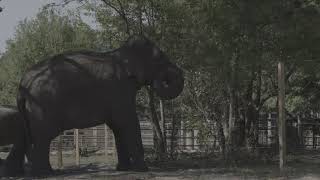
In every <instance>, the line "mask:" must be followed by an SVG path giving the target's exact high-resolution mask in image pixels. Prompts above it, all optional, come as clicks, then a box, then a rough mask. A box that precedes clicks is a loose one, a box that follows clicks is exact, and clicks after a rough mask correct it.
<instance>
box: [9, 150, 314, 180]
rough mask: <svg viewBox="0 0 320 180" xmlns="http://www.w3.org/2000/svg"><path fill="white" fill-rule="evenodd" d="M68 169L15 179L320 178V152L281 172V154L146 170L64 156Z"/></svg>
mask: <svg viewBox="0 0 320 180" xmlns="http://www.w3.org/2000/svg"><path fill="white" fill-rule="evenodd" d="M56 160H57V157H56V156H55V155H52V156H51V164H52V165H53V167H54V168H55V169H56V168H57V167H56V164H57V161H56ZM63 160H64V168H63V169H61V170H56V174H55V175H52V176H50V177H46V178H12V179H48V180H60V179H61V180H64V179H66V180H67V179H68V180H81V179H97V180H102V179H108V180H109V179H110V180H146V179H151V180H160V179H164V180H180V179H186V180H189V179H190V180H191V179H199V180H211V179H222V180H224V179H226V180H227V179H230V180H238V179H275V180H280V179H294V180H295V179H306V180H315V179H320V152H318V151H317V152H316V151H306V152H300V153H296V154H294V155H293V154H291V155H289V156H288V163H287V168H286V170H285V171H284V172H280V171H279V168H278V164H277V157H273V158H266V157H264V156H261V158H260V159H259V158H258V159H257V158H254V159H251V158H247V157H244V158H242V160H239V161H236V162H232V163H230V162H228V163H227V162H226V161H224V160H221V159H219V158H218V157H214V156H212V157H210V158H208V157H206V158H201V157H197V158H193V157H188V158H183V159H180V160H176V161H166V162H148V164H149V167H150V171H149V172H144V173H137V172H118V171H115V170H114V168H115V163H116V161H115V159H114V157H112V156H111V157H108V160H109V161H108V162H107V163H106V157H105V156H104V155H96V156H90V157H82V158H81V161H80V163H81V165H80V167H77V166H75V165H74V162H75V161H74V157H73V156H72V155H64V159H63Z"/></svg>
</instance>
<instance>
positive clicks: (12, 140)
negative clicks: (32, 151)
mask: <svg viewBox="0 0 320 180" xmlns="http://www.w3.org/2000/svg"><path fill="white" fill-rule="evenodd" d="M24 127H25V125H24V121H23V119H22V116H21V114H20V112H19V111H18V109H17V107H15V106H10V105H0V146H7V145H13V144H17V143H20V142H22V141H24V139H23V138H25V134H24V132H25V131H24ZM13 148H15V147H13ZM27 157H28V159H30V157H29V153H27ZM12 158H14V159H15V158H17V157H15V155H14V154H11V153H10V154H9V156H8V157H7V159H12ZM5 163H6V162H5ZM0 164H1V165H3V164H4V163H3V160H2V159H0ZM21 166H22V164H20V169H21V168H22V167H21ZM22 172H23V171H22V169H21V171H19V172H15V173H16V174H17V173H19V174H21V173H22Z"/></svg>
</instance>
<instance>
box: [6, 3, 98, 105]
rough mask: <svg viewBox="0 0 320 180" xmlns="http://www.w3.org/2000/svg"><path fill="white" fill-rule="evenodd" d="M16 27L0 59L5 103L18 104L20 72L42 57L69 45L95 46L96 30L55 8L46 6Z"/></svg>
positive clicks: (70, 47)
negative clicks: (31, 18) (16, 99)
mask: <svg viewBox="0 0 320 180" xmlns="http://www.w3.org/2000/svg"><path fill="white" fill-rule="evenodd" d="M16 29H17V30H16V34H15V37H14V38H13V39H11V40H9V41H7V47H6V48H7V49H6V51H5V53H4V55H3V56H2V57H1V61H0V63H1V66H0V73H3V75H2V76H1V79H0V91H1V93H0V102H1V103H2V104H15V96H16V90H17V87H18V82H19V79H20V77H21V75H22V74H23V72H24V71H25V70H26V69H27V68H29V67H30V66H32V65H33V64H35V63H37V62H38V61H40V60H41V59H43V58H46V57H47V56H51V55H54V54H57V53H59V52H62V51H65V50H70V49H84V48H85V49H93V48H95V49H96V43H95V42H96V41H97V39H96V37H97V36H96V32H95V31H94V30H92V29H91V28H90V27H89V26H88V25H87V24H85V23H84V22H83V21H82V20H81V19H79V18H77V17H76V16H73V15H71V14H70V16H60V15H58V14H57V13H56V12H55V11H54V10H53V9H43V10H42V11H40V12H39V13H38V14H37V16H36V18H35V19H33V20H25V21H22V22H20V24H19V25H18V26H17V28H16Z"/></svg>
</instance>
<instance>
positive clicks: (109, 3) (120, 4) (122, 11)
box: [102, 0, 131, 36]
mask: <svg viewBox="0 0 320 180" xmlns="http://www.w3.org/2000/svg"><path fill="white" fill-rule="evenodd" d="M102 1H103V2H104V3H105V4H106V5H107V6H109V7H110V8H112V9H113V10H114V11H116V12H117V13H118V14H119V16H120V17H121V18H122V19H123V20H124V22H125V24H126V33H127V34H128V35H129V36H130V35H131V33H130V26H129V21H128V18H127V16H126V14H125V12H124V8H123V5H122V3H121V1H120V0H117V2H118V4H119V6H120V9H118V8H117V7H116V6H115V5H114V4H112V3H111V2H110V1H107V0H102Z"/></svg>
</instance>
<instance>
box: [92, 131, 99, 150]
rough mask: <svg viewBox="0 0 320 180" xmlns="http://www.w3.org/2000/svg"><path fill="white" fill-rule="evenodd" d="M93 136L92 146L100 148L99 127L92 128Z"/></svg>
mask: <svg viewBox="0 0 320 180" xmlns="http://www.w3.org/2000/svg"><path fill="white" fill-rule="evenodd" d="M92 136H93V139H92V144H93V146H94V147H95V148H97V147H98V128H97V127H93V128H92Z"/></svg>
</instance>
